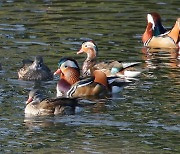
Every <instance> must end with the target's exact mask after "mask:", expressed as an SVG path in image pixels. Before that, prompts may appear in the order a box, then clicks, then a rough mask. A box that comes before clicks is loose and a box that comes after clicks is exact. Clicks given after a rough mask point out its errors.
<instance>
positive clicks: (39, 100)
mask: <svg viewBox="0 0 180 154" xmlns="http://www.w3.org/2000/svg"><path fill="white" fill-rule="evenodd" d="M76 106H77V100H76V99H75V98H65V97H62V98H60V97H59V98H52V99H50V98H44V97H43V96H42V95H41V93H40V92H39V91H38V90H36V89H35V90H32V91H30V93H29V98H28V100H27V102H26V108H25V114H26V115H35V116H39V115H57V114H61V115H65V114H68V115H69V114H74V113H75V107H76Z"/></svg>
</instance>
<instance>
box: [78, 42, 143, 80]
mask: <svg viewBox="0 0 180 154" xmlns="http://www.w3.org/2000/svg"><path fill="white" fill-rule="evenodd" d="M81 53H86V54H87V58H86V60H85V61H84V63H83V66H82V73H83V76H89V75H91V74H92V72H93V71H94V70H101V71H103V72H104V73H105V74H106V76H119V77H136V76H138V75H139V74H140V72H139V71H137V70H136V69H135V68H133V66H135V65H138V64H140V62H132V63H123V62H119V61H109V62H100V63H98V64H96V57H97V55H98V48H97V45H96V44H95V43H94V42H93V41H87V42H84V43H82V45H81V49H80V50H79V51H78V52H77V54H81Z"/></svg>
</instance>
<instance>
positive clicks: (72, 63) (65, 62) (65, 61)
mask: <svg viewBox="0 0 180 154" xmlns="http://www.w3.org/2000/svg"><path fill="white" fill-rule="evenodd" d="M62 66H64V67H73V68H77V69H79V65H78V63H77V61H76V60H75V59H73V58H69V57H63V58H61V59H60V60H59V62H58V68H60V67H62Z"/></svg>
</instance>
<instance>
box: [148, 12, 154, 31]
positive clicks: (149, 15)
mask: <svg viewBox="0 0 180 154" xmlns="http://www.w3.org/2000/svg"><path fill="white" fill-rule="evenodd" d="M147 20H148V23H149V22H150V23H152V25H153V29H154V27H155V23H154V19H153V17H152V15H151V14H148V15H147Z"/></svg>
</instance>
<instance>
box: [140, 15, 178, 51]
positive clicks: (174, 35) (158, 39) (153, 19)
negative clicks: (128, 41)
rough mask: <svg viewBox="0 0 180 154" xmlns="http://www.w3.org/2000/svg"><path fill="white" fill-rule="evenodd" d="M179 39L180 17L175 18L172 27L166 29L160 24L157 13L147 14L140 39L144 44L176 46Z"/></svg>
mask: <svg viewBox="0 0 180 154" xmlns="http://www.w3.org/2000/svg"><path fill="white" fill-rule="evenodd" d="M179 40H180V18H178V19H177V20H176V23H175V25H174V27H173V28H172V29H171V30H170V31H167V30H166V29H165V28H164V26H163V25H162V24H161V18H160V15H159V14H158V13H155V12H153V13H149V14H147V26H146V29H145V32H144V34H143V35H142V41H143V43H144V46H146V47H150V48H178V43H179Z"/></svg>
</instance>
